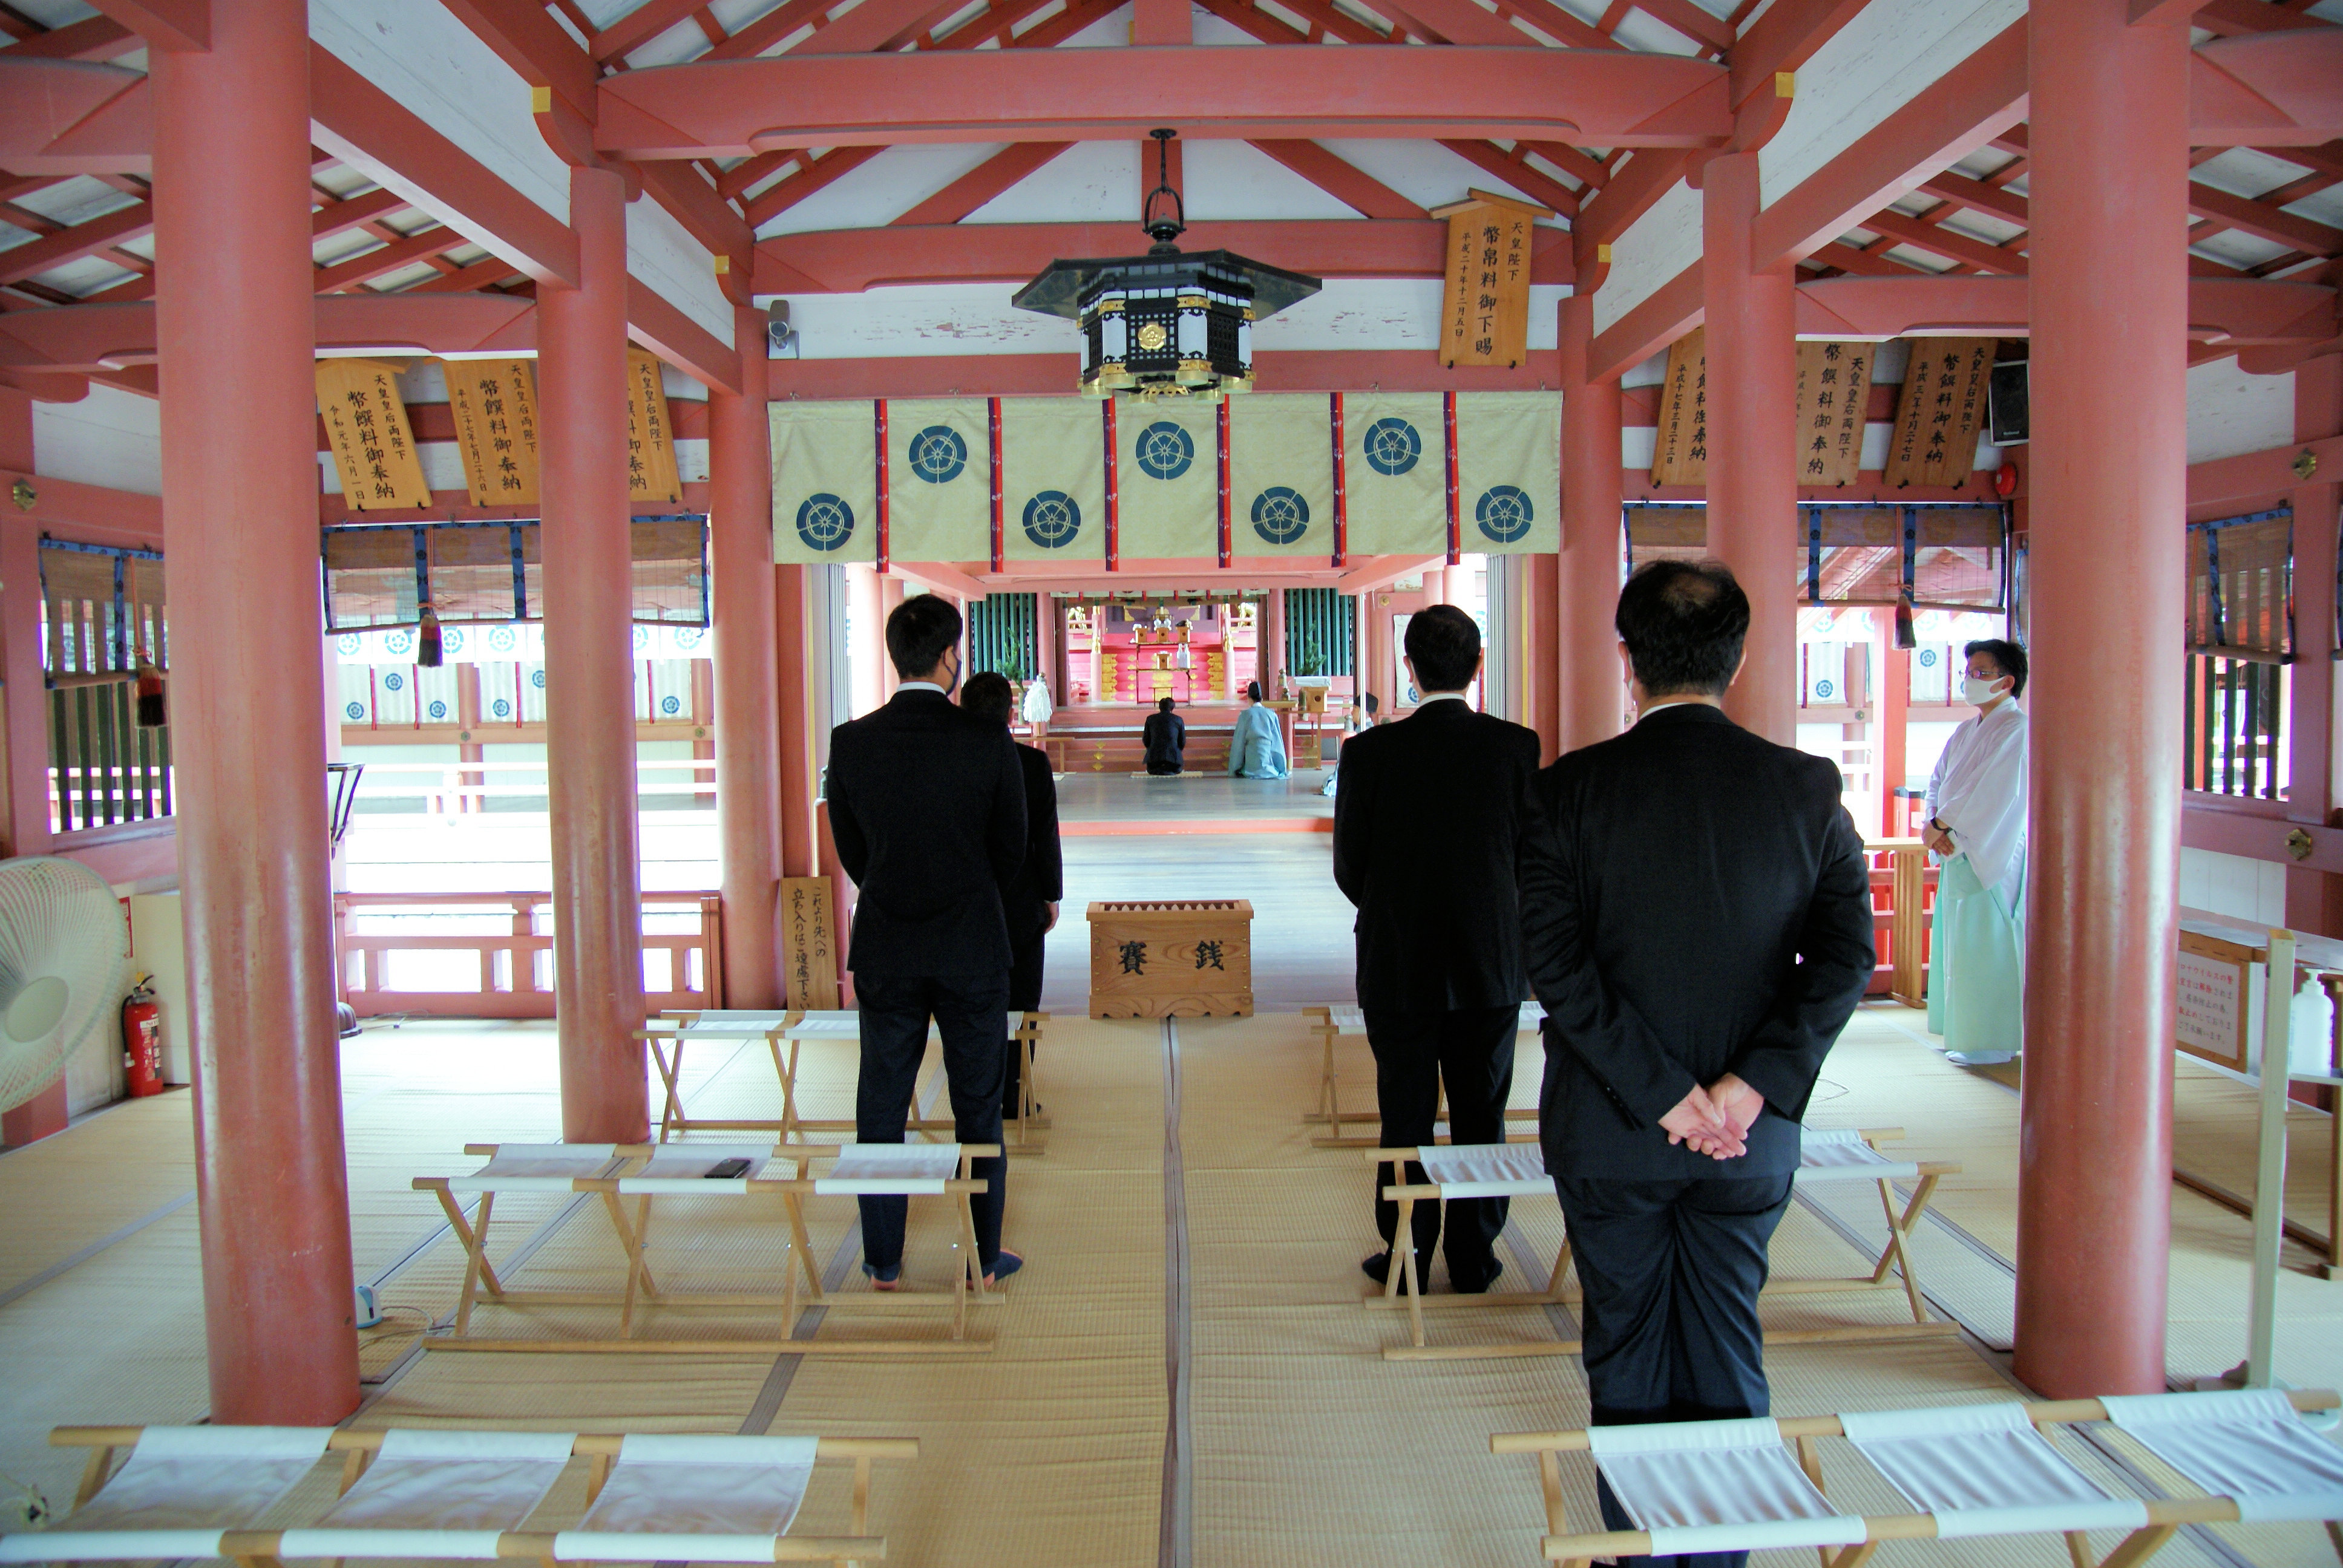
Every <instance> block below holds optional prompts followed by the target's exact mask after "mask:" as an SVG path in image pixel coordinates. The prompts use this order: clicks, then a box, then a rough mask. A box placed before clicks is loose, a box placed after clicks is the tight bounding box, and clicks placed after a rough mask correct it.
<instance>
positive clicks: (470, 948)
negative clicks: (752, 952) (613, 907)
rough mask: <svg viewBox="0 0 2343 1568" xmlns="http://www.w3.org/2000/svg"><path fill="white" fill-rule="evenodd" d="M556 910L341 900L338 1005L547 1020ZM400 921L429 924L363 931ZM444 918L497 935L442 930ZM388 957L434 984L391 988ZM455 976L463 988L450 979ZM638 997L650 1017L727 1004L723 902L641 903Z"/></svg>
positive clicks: (460, 898) (462, 901)
mask: <svg viewBox="0 0 2343 1568" xmlns="http://www.w3.org/2000/svg"><path fill="white" fill-rule="evenodd" d="M552 904H553V895H552V894H550V893H337V894H336V895H335V896H334V944H335V948H334V950H335V954H336V960H337V963H338V964H339V965H340V966H341V967H340V973H341V980H342V997H343V1000H346V1001H347V1002H348V1003H349V1004H350V1007H351V1009H352V1010H355V1011H356V1012H357V1014H358V1016H359V1017H361V1018H375V1017H379V1016H381V1015H382V1014H384V1013H394V1012H400V1013H420V1014H424V1015H426V1016H432V1017H443V1018H551V1017H552V1016H553V910H552ZM369 915H372V916H374V917H376V919H375V920H368V919H367V917H368V916H369ZM400 918H407V919H410V920H416V921H417V922H428V925H427V928H426V929H424V930H408V931H399V930H379V929H377V930H367V929H366V928H367V926H369V925H373V924H376V923H377V921H380V920H385V919H393V920H395V919H400ZM451 922H455V923H473V922H480V923H484V924H486V923H500V924H501V925H502V927H503V929H500V930H468V931H466V930H447V929H446V927H447V925H448V924H449V923H451ZM393 954H404V955H407V961H406V962H405V963H403V964H401V965H400V966H399V967H400V968H402V969H413V968H422V969H425V970H437V971H438V972H437V973H427V974H426V975H424V976H420V977H416V976H412V975H410V976H407V977H397V978H407V979H409V980H410V982H411V981H412V980H414V979H418V978H419V979H426V980H431V981H434V982H437V983H433V984H429V985H417V984H414V983H409V984H407V985H406V986H404V987H400V986H397V985H394V984H392V983H390V982H391V981H392V980H393V979H394V978H395V977H393V976H392V974H391V972H390V971H391V969H392V963H391V957H392V955H393ZM432 954H445V955H463V956H462V957H453V956H451V957H447V958H442V959H439V960H437V962H436V963H435V962H434V961H433V960H431V959H430V958H429V957H427V956H426V955H432ZM465 958H468V959H470V960H472V961H471V962H466V961H464V960H465ZM449 980H455V981H457V982H458V983H452V984H450V983H447V981H449ZM643 1000H644V1003H645V1005H646V1006H647V1007H649V1009H650V1010H653V1011H658V1010H660V1009H663V1008H711V1007H721V1006H722V1005H723V1004H724V916H723V902H722V900H720V899H719V898H718V897H717V895H716V894H714V893H700V892H689V893H647V894H645V895H644V896H643Z"/></svg>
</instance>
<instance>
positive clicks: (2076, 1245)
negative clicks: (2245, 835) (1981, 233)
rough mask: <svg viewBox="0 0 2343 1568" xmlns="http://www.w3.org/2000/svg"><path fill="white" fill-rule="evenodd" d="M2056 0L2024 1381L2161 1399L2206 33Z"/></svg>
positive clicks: (2039, 571)
mask: <svg viewBox="0 0 2343 1568" xmlns="http://www.w3.org/2000/svg"><path fill="white" fill-rule="evenodd" d="M2130 9H2131V8H2130V5H2129V3H2128V0H2035V4H2034V5H2033V7H2032V8H2031V9H2030V10H2029V11H2028V13H2027V27H2028V30H2029V40H2030V46H2031V59H2032V87H2033V104H2034V111H2033V114H2034V118H2033V149H2034V163H2033V166H2032V169H2031V171H2030V176H2029V177H2030V178H2031V180H2032V182H2033V183H2032V186H2031V187H2030V193H2031V200H2032V203H2033V216H2034V227H2033V231H2032V233H2033V245H2032V252H2031V262H2032V269H2033V270H2032V282H2033V317H2034V343H2033V387H2034V396H2033V407H2034V475H2033V478H2034V506H2033V515H2034V518H2035V521H2036V526H2035V528H2034V529H2033V551H2032V557H2033V595H2034V601H2033V613H2032V615H2031V616H2030V617H2029V620H2030V622H2031V624H2032V626H2033V628H2034V647H2033V648H2032V649H2031V654H2032V658H2031V660H2030V662H2031V664H2032V666H2033V668H2034V670H2035V671H2036V675H2035V678H2034V679H2033V680H2032V681H2031V682H2030V683H2029V684H2028V686H2027V688H2026V706H2027V707H2028V709H2030V710H2031V714H2032V719H2033V730H2032V734H2033V747H2032V772H2033V777H2032V790H2033V797H2032V799H2033V815H2032V820H2031V823H2030V824H2029V826H2030V832H2029V835H2028V839H2029V841H2028V844H2027V865H2028V877H2027V880H2028V882H2029V883H2030V884H2031V885H2030V886H2029V887H2028V889H2027V893H2028V897H2029V903H2030V909H2031V918H2030V920H2028V922H2027V927H2026V943H2027V946H2026V981H2027V985H2026V1047H2027V1049H2026V1075H2025V1087H2024V1098H2023V1101H2022V1102H2021V1122H2020V1132H2019V1160H2020V1164H2019V1177H2018V1215H2017V1332H2016V1362H2015V1367H2014V1370H2015V1371H2016V1374H2017V1376H2018V1377H2019V1378H2020V1379H2021V1380H2023V1381H2024V1382H2026V1384H2028V1385H2029V1386H2030V1387H2032V1388H2034V1389H2035V1390H2036V1391H2037V1392H2040V1393H2041V1394H2043V1395H2044V1396H2045V1397H2046V1398H2050V1399H2063V1398H2071V1397H2076V1396H2079V1395H2085V1394H2103V1393H2152V1392H2162V1391H2163V1388H2164V1322H2165V1305H2166V1302H2165V1292H2166V1274H2167V1263H2168V1257H2167V1248H2168V1245H2169V1238H2170V1229H2171V1223H2170V1221H2171V1205H2172V1049H2173V1047H2172V1019H2173V994H2174V993H2173V985H2174V971H2175V968H2176V962H2177V960H2176V958H2175V943H2176V941H2177V936H2178V932H2177V930H2176V925H2177V906H2178V895H2179V849H2180V792H2179V789H2178V787H2177V780H2178V779H2179V777H2180V759H2181V695H2182V689H2181V678H2182V662H2183V653H2182V648H2181V645H2180V642H2179V640H2178V639H2177V638H2175V637H2174V636H2173V635H2172V628H2174V627H2176V626H2177V625H2179V624H2180V621H2181V616H2182V606H2183V603H2184V598H2183V596H2184V594H2185V592H2186V588H2187V576H2186V570H2185V562H2184V548H2183V538H2184V531H2183V529H2182V528H2181V521H2182V518H2183V517H2184V516H2185V509H2186V506H2187V446H2188V442H2187V434H2188V428H2187V427H2188V420H2187V357H2186V355H2187V337H2186V334H2187V325H2188V315H2187V303H2188V296H2187V254H2186V251H2185V249H2184V247H2183V246H2182V245H2181V243H2180V236H2181V233H2182V231H2183V230H2184V229H2185V227H2186V226H2187V221H2188V218H2187V190H2188V22H2187V17H2186V16H2185V15H2183V16H2177V17H2175V18H2174V19H2173V20H2171V21H2167V22H2161V23H2154V24H2150V25H2139V26H2135V25H2130V22H2129V16H2130Z"/></svg>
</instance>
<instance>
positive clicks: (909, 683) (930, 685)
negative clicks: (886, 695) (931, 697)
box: [895, 680, 951, 697]
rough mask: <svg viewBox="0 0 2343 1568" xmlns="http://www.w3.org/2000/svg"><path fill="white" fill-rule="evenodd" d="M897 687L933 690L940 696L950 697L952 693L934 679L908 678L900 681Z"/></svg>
mask: <svg viewBox="0 0 2343 1568" xmlns="http://www.w3.org/2000/svg"><path fill="white" fill-rule="evenodd" d="M895 689H896V690H898V691H932V692H934V693H935V694H936V695H937V696H938V697H950V695H951V693H950V692H949V691H946V690H945V689H943V688H942V687H940V686H938V685H937V684H936V683H935V682H934V681H932V680H906V681H902V682H900V683H899V684H898V685H897V686H896V688H895Z"/></svg>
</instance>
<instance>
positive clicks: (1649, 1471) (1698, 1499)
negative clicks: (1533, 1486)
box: [1489, 1389, 2343, 1568]
mask: <svg viewBox="0 0 2343 1568" xmlns="http://www.w3.org/2000/svg"><path fill="white" fill-rule="evenodd" d="M2337 1402H2338V1401H2337V1397H2336V1395H2335V1394H2333V1393H2331V1392H2324V1391H2318V1392H2311V1391H2294V1392H2285V1393H2281V1392H2276V1391H2273V1390H2267V1389H2263V1390H2251V1391H2243V1390H2241V1391H2230V1392H2214V1393H2178V1394H2147V1395H2141V1396H2137V1397H2131V1398H2117V1397H2107V1398H2104V1399H2078V1400H2062V1401H2042V1402H2031V1403H2021V1402H2016V1401H1996V1402H1988V1403H1984V1404H1966V1405H1954V1406H1949V1407H1945V1408H1940V1409H1934V1410H1906V1411H1882V1412H1867V1413H1865V1414H1860V1415H1856V1414H1846V1415H1818V1416H1801V1417H1792V1418H1787V1419H1780V1420H1777V1419H1775V1418H1771V1417H1765V1416H1760V1417H1756V1418H1754V1419H1749V1420H1743V1421H1703V1422H1674V1423H1665V1424H1651V1425H1643V1426H1603V1427H1594V1428H1592V1429H1588V1430H1584V1431H1576V1432H1503V1433H1499V1434H1498V1435H1497V1436H1495V1437H1493V1438H1492V1439H1490V1442H1489V1447H1490V1451H1491V1452H1495V1453H1529V1454H1534V1455H1535V1456H1536V1458H1537V1461H1538V1479H1539V1483H1540V1485H1541V1488H1542V1489H1543V1491H1544V1494H1545V1508H1546V1530H1547V1533H1546V1535H1545V1538H1544V1541H1543V1543H1541V1545H1542V1550H1543V1552H1544V1556H1545V1558H1546V1559H1547V1561H1549V1562H1554V1563H1566V1564H1570V1565H1572V1568H1586V1565H1588V1564H1590V1563H1594V1562H1595V1561H1598V1560H1604V1559H1609V1558H1613V1557H1630V1556H1634V1557H1641V1556H1646V1555H1649V1556H1673V1555H1678V1554H1681V1553H1706V1552H1739V1551H1764V1550H1767V1549H1781V1548H1796V1547H1812V1548H1814V1549H1815V1551H1817V1552H1818V1553H1820V1556H1821V1563H1822V1568H1860V1565H1861V1564H1862V1563H1865V1562H1866V1561H1868V1560H1869V1559H1870V1557H1871V1556H1872V1555H1873V1554H1874V1553H1876V1552H1877V1551H1878V1550H1879V1547H1880V1545H1881V1544H1882V1543H1885V1542H1889V1541H1925V1540H1942V1541H1950V1540H1960V1539H1965V1538H1966V1539H1980V1538H1984V1537H1990V1536H2015V1535H2035V1534H2051V1533H2055V1534H2058V1535H2061V1536H2064V1537H2065V1539H2066V1550H2067V1554H2068V1557H2069V1559H2070V1560H2071V1561H2072V1563H2074V1564H2075V1568H2139V1565H2140V1564H2141V1563H2146V1562H2147V1559H2149V1558H2150V1557H2152V1556H2154V1555H2155V1554H2156V1553H2157V1552H2158V1551H2159V1550H2161V1549H2162V1548H2163V1546H2164V1544H2165V1543H2167V1542H2168V1541H2170V1540H2171V1539H2172V1537H2173V1535H2174V1534H2175V1533H2177V1532H2178V1531H2179V1530H2181V1529H2182V1528H2184V1527H2186V1526H2187V1525H2190V1524H2208V1523H2230V1522H2247V1523H2262V1522H2272V1521H2300V1522H2306V1523H2325V1524H2326V1526H2327V1533H2328V1539H2329V1541H2330V1542H2331V1543H2333V1544H2334V1546H2335V1548H2336V1550H2337V1551H2338V1553H2343V1531H2338V1528H2337V1521H2338V1519H2343V1451H2338V1449H2337V1448H2336V1446H2335V1445H2334V1444H2333V1443H2331V1442H2327V1441H2325V1440H2324V1439H2322V1438H2319V1437H2318V1436H2315V1435H2314V1434H2313V1433H2311V1432H2309V1431H2308V1429H2307V1428H2306V1427H2305V1426H2304V1424H2303V1422H2302V1421H2301V1420H2300V1418H2299V1417H2298V1415H2297V1413H2296V1412H2298V1411H2308V1410H2327V1409H2332V1408H2334V1407H2335V1405H2336V1404H2337ZM2099 1421H2106V1422H2113V1423H2114V1424H2115V1426H2116V1427H2117V1430H2118V1431H2120V1432H2123V1433H2124V1434H2125V1435H2126V1436H2127V1437H2129V1438H2131V1439H2133V1440H2134V1441H2136V1442H2139V1443H2140V1444H2141V1445H2142V1446H2143V1447H2145V1448H2147V1449H2148V1451H2149V1452H2152V1453H2154V1454H2155V1455H2156V1456H2157V1458H2158V1459H2161V1460H2162V1461H2164V1462H2165V1463H2167V1464H2168V1465H2170V1466H2171V1467H2172V1468H2173V1469H2174V1470H2175V1471H2177V1472H2178V1473H2180V1474H2181V1475H2182V1476H2183V1477H2184V1478H2185V1479H2187V1481H2188V1482H2189V1483H2192V1484H2194V1485H2196V1486H2197V1487H2199V1488H2201V1489H2202V1490H2203V1491H2204V1493H2206V1495H2204V1496H2201V1497H2169V1496H2166V1495H2164V1494H2162V1493H2161V1492H2158V1493H2157V1495H2156V1496H2154V1497H2152V1498H2139V1497H2131V1496H2119V1495H2116V1494H2114V1493H2110V1492H2109V1491H2108V1490H2107V1487H2106V1486H2104V1485H2102V1484H2101V1483H2098V1482H2097V1481H2094V1480H2093V1479H2091V1478H2090V1477H2089V1476H2087V1475H2086V1474H2084V1473H2083V1472H2081V1471H2080V1470H2078V1469H2077V1468H2076V1467H2075V1465H2074V1464H2073V1463H2072V1462H2069V1461H2068V1460H2067V1459H2066V1457H2065V1456H2064V1455H2062V1454H2061V1453H2060V1452H2058V1451H2057V1450H2056V1449H2055V1448H2053V1447H2052V1446H2051V1445H2050V1444H2049V1442H2046V1441H2045V1438H2044V1435H2043V1433H2044V1432H2045V1430H2046V1429H2048V1428H2052V1427H2056V1426H2057V1425H2060V1424H2062V1423H2067V1422H2099ZM1825 1437H1844V1438H1845V1439H1847V1441H1848V1442H1849V1443H1850V1445H1851V1446H1852V1447H1853V1448H1854V1449H1855V1452H1856V1453H1857V1454H1858V1455H1860V1456H1861V1458H1862V1459H1863V1460H1864V1461H1865V1462H1867V1463H1868V1465H1869V1466H1870V1467H1871V1468H1872V1469H1873V1470H1874V1471H1875V1472H1876V1473H1878V1474H1879V1475H1880V1476H1881V1477H1882V1478H1884V1479H1885V1481H1886V1482H1887V1483H1888V1484H1889V1485H1891V1486H1893V1487H1894V1488H1895V1490H1896V1492H1897V1493H1900V1494H1901V1495H1902V1497H1903V1498H1904V1501H1905V1502H1906V1503H1907V1504H1908V1505H1909V1506H1910V1508H1911V1510H1912V1512H1910V1513H1880V1514H1870V1515H1864V1514H1853V1513H1845V1512H1843V1511H1842V1510H1840V1509H1839V1508H1837V1507H1835V1506H1834V1505H1833V1504H1832V1503H1831V1502H1830V1501H1829V1499H1827V1498H1826V1497H1825V1495H1824V1493H1823V1467H1822V1461H1821V1453H1820V1450H1819V1447H1818V1441H1817V1440H1819V1439H1822V1438H1825ZM1785 1440H1786V1442H1785ZM1788 1444H1795V1450H1794V1449H1793V1448H1792V1447H1790V1446H1788ZM1573 1452H1578V1453H1591V1454H1592V1455H1593V1456H1594V1462H1595V1466H1596V1468H1597V1470H1598V1471H1599V1472H1600V1473H1601V1475H1602V1479H1603V1481H1604V1483H1607V1484H1608V1486H1609V1487H1610V1490H1611V1494H1612V1496H1613V1497H1614V1499H1615V1500H1616V1501H1617V1503H1618V1504H1619V1506H1620V1509H1621V1510H1622V1512H1624V1513H1626V1515H1627V1516H1628V1518H1629V1519H1631V1520H1633V1521H1634V1528H1633V1529H1628V1530H1604V1531H1597V1532H1586V1531H1580V1532H1575V1533H1574V1532H1573V1531H1572V1529H1571V1525H1570V1520H1569V1516H1568V1512H1567V1510H1566V1508H1565V1507H1564V1502H1563V1496H1564V1492H1563V1476H1562V1467H1561V1462H1560V1456H1561V1455H1562V1454H1564V1453H1573ZM2142 1479H2143V1480H2144V1479H2145V1477H2142ZM2092 1530H2121V1531H2124V1532H2125V1535H2124V1537H2123V1539H2122V1540H2121V1541H2120V1542H2119V1543H2117V1545H2116V1546H2115V1548H2114V1549H2113V1550H2112V1551H2110V1552H2109V1553H2107V1555H2106V1556H2105V1557H2104V1558H2097V1559H2095V1558H2094V1556H2093V1553H2092V1549H2091V1544H2090V1540H2089V1537H2088V1535H2087V1532H2089V1531H2092Z"/></svg>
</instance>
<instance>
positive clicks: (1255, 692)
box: [1245, 680, 1261, 702]
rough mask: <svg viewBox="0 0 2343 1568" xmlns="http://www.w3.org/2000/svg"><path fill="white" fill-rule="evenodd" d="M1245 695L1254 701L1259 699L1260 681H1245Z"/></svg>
mask: <svg viewBox="0 0 2343 1568" xmlns="http://www.w3.org/2000/svg"><path fill="white" fill-rule="evenodd" d="M1245 696H1246V697H1247V698H1248V699H1251V700H1252V701H1254V702H1259V701H1260V700H1261V682H1260V681H1258V680H1248V681H1246V682H1245Z"/></svg>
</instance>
